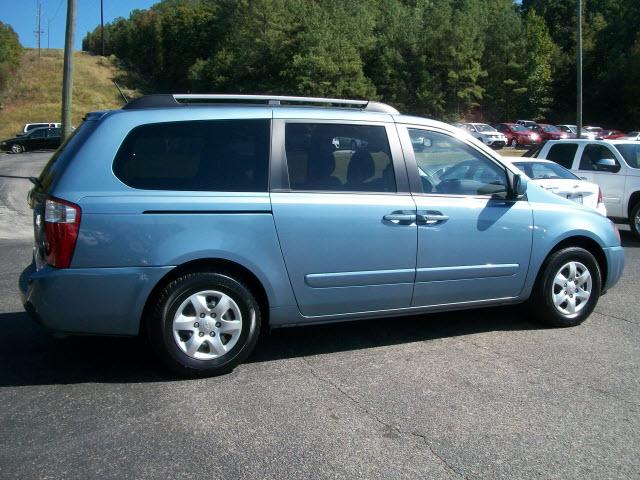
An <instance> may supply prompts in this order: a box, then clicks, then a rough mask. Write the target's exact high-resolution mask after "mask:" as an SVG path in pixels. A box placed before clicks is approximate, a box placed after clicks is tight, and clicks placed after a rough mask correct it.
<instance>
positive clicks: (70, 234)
mask: <svg viewBox="0 0 640 480" xmlns="http://www.w3.org/2000/svg"><path fill="white" fill-rule="evenodd" d="M79 230H80V207H79V206H78V205H75V204H73V203H71V202H66V201H64V200H60V199H58V198H49V199H47V200H46V202H45V206H44V231H45V235H46V239H45V242H44V248H45V258H46V260H47V263H48V264H49V265H51V266H52V267H56V268H69V265H71V257H73V250H74V249H75V248H76V240H77V239H78V231H79Z"/></svg>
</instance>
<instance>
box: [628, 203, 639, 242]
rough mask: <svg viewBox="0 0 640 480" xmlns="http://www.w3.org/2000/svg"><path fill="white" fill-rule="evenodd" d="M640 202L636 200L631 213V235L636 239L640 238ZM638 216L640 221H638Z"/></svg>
mask: <svg viewBox="0 0 640 480" xmlns="http://www.w3.org/2000/svg"><path fill="white" fill-rule="evenodd" d="M639 216H640V202H636V204H635V205H634V206H633V208H632V209H631V215H629V226H630V227H631V235H633V238H634V239H635V240H640V218H638V217H639ZM636 218H638V220H639V221H636Z"/></svg>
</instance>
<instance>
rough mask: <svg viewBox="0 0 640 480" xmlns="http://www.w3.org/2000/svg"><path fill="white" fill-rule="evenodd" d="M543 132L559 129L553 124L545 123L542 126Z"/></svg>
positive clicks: (557, 130)
mask: <svg viewBox="0 0 640 480" xmlns="http://www.w3.org/2000/svg"><path fill="white" fill-rule="evenodd" d="M543 130H544V131H545V132H559V131H560V130H559V129H558V127H556V126H553V125H547V126H545V127H544V129H543Z"/></svg>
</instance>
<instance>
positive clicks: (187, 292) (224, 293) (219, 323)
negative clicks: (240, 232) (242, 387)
mask: <svg viewBox="0 0 640 480" xmlns="http://www.w3.org/2000/svg"><path fill="white" fill-rule="evenodd" d="M260 320H261V316H260V308H259V306H258V303H257V302H256V300H255V297H254V296H253V295H252V293H251V291H250V290H249V289H248V288H247V287H246V286H244V285H243V283H242V282H240V281H239V280H236V279H234V278H232V277H230V276H227V275H222V274H219V273H213V272H195V273H188V274H185V275H183V276H181V277H178V278H177V279H175V280H173V281H172V282H170V283H169V284H167V285H166V286H165V287H164V288H163V289H162V291H161V292H160V294H159V295H158V297H157V300H156V302H155V308H154V313H153V315H152V316H151V318H150V319H149V324H148V325H147V327H148V328H147V331H148V336H149V339H150V341H151V345H152V347H153V349H154V350H155V352H156V353H157V355H158V356H159V358H160V359H161V360H162V361H163V362H164V363H165V364H166V365H167V366H168V367H169V368H170V369H171V370H173V371H174V372H176V373H178V374H179V375H183V376H190V377H205V376H212V375H219V374H223V373H227V372H230V371H231V370H233V368H234V367H235V366H237V365H238V364H239V363H241V362H242V361H243V360H244V359H245V358H246V357H247V356H248V355H249V354H250V353H251V351H252V350H253V348H254V346H255V344H256V341H257V340H258V336H259V333H260Z"/></svg>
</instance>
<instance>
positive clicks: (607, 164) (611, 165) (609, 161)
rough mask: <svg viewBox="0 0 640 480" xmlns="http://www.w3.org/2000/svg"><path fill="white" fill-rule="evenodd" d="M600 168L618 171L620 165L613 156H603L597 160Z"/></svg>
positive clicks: (601, 169) (612, 171)
mask: <svg viewBox="0 0 640 480" xmlns="http://www.w3.org/2000/svg"><path fill="white" fill-rule="evenodd" d="M596 166H597V167H598V170H599V171H601V172H611V173H618V172H619V171H620V165H619V164H618V162H616V161H615V160H614V159H613V158H601V159H600V160H598V161H597V162H596Z"/></svg>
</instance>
